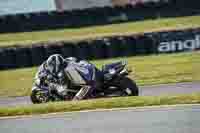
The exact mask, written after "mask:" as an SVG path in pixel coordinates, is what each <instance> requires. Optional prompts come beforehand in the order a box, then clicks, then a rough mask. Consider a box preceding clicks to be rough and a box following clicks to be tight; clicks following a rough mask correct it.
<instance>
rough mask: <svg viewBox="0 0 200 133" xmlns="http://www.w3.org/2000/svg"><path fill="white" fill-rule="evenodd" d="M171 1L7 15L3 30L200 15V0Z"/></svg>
mask: <svg viewBox="0 0 200 133" xmlns="http://www.w3.org/2000/svg"><path fill="white" fill-rule="evenodd" d="M169 1H170V2H164V1H160V2H156V3H154V2H148V3H144V4H143V5H142V4H138V5H136V6H132V5H126V6H123V7H117V6H116V7H98V8H97V7H95V8H89V9H79V10H78V9H76V10H71V11H64V12H56V11H49V12H34V13H24V14H15V15H4V16H0V33H8V32H25V31H37V30H47V29H60V28H66V27H70V28H77V27H83V26H91V25H105V24H111V23H120V22H128V21H140V20H145V19H156V18H165V17H177V16H191V15H197V14H200V2H199V1H197V0H195V1H194V0H191V1H187V0H186V2H185V1H184V2H183V0H182V1H181V0H169ZM192 1H194V2H192ZM186 3H187V4H186ZM69 18H70V19H69Z"/></svg>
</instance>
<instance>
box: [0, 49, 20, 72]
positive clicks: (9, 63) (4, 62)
mask: <svg viewBox="0 0 200 133" xmlns="http://www.w3.org/2000/svg"><path fill="white" fill-rule="evenodd" d="M15 50H16V49H15V48H4V49H3V48H2V49H0V59H1V60H0V67H1V68H2V69H11V68H16V58H15Z"/></svg>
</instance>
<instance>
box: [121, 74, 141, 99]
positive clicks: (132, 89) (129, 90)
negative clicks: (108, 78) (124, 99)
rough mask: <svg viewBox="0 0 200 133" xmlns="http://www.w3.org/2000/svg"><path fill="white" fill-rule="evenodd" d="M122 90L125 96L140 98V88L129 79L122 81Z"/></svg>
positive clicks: (125, 78)
mask: <svg viewBox="0 0 200 133" xmlns="http://www.w3.org/2000/svg"><path fill="white" fill-rule="evenodd" d="M120 88H121V89H122V90H124V93H123V96H138V95H139V88H138V86H137V85H136V83H135V82H134V81H133V80H131V79H130V78H128V77H124V78H123V79H122V80H121V81H120Z"/></svg>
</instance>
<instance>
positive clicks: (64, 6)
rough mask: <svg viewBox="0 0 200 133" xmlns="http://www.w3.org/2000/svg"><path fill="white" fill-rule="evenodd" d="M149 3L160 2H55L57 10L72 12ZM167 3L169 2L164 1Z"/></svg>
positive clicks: (131, 0) (64, 0)
mask: <svg viewBox="0 0 200 133" xmlns="http://www.w3.org/2000/svg"><path fill="white" fill-rule="evenodd" d="M149 1H154V2H158V1H160V0H55V5H56V9H57V10H58V11H63V10H72V9H84V8H91V7H104V6H116V5H121V6H122V5H125V4H132V5H135V4H138V3H145V2H149ZM164 1H167V0H164Z"/></svg>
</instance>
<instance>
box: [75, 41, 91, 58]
mask: <svg viewBox="0 0 200 133" xmlns="http://www.w3.org/2000/svg"><path fill="white" fill-rule="evenodd" d="M75 46H76V49H75V50H76V51H75V53H76V57H77V58H79V59H91V57H92V54H91V47H90V45H89V42H88V41H81V42H78V43H77V44H76V45H75Z"/></svg>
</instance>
